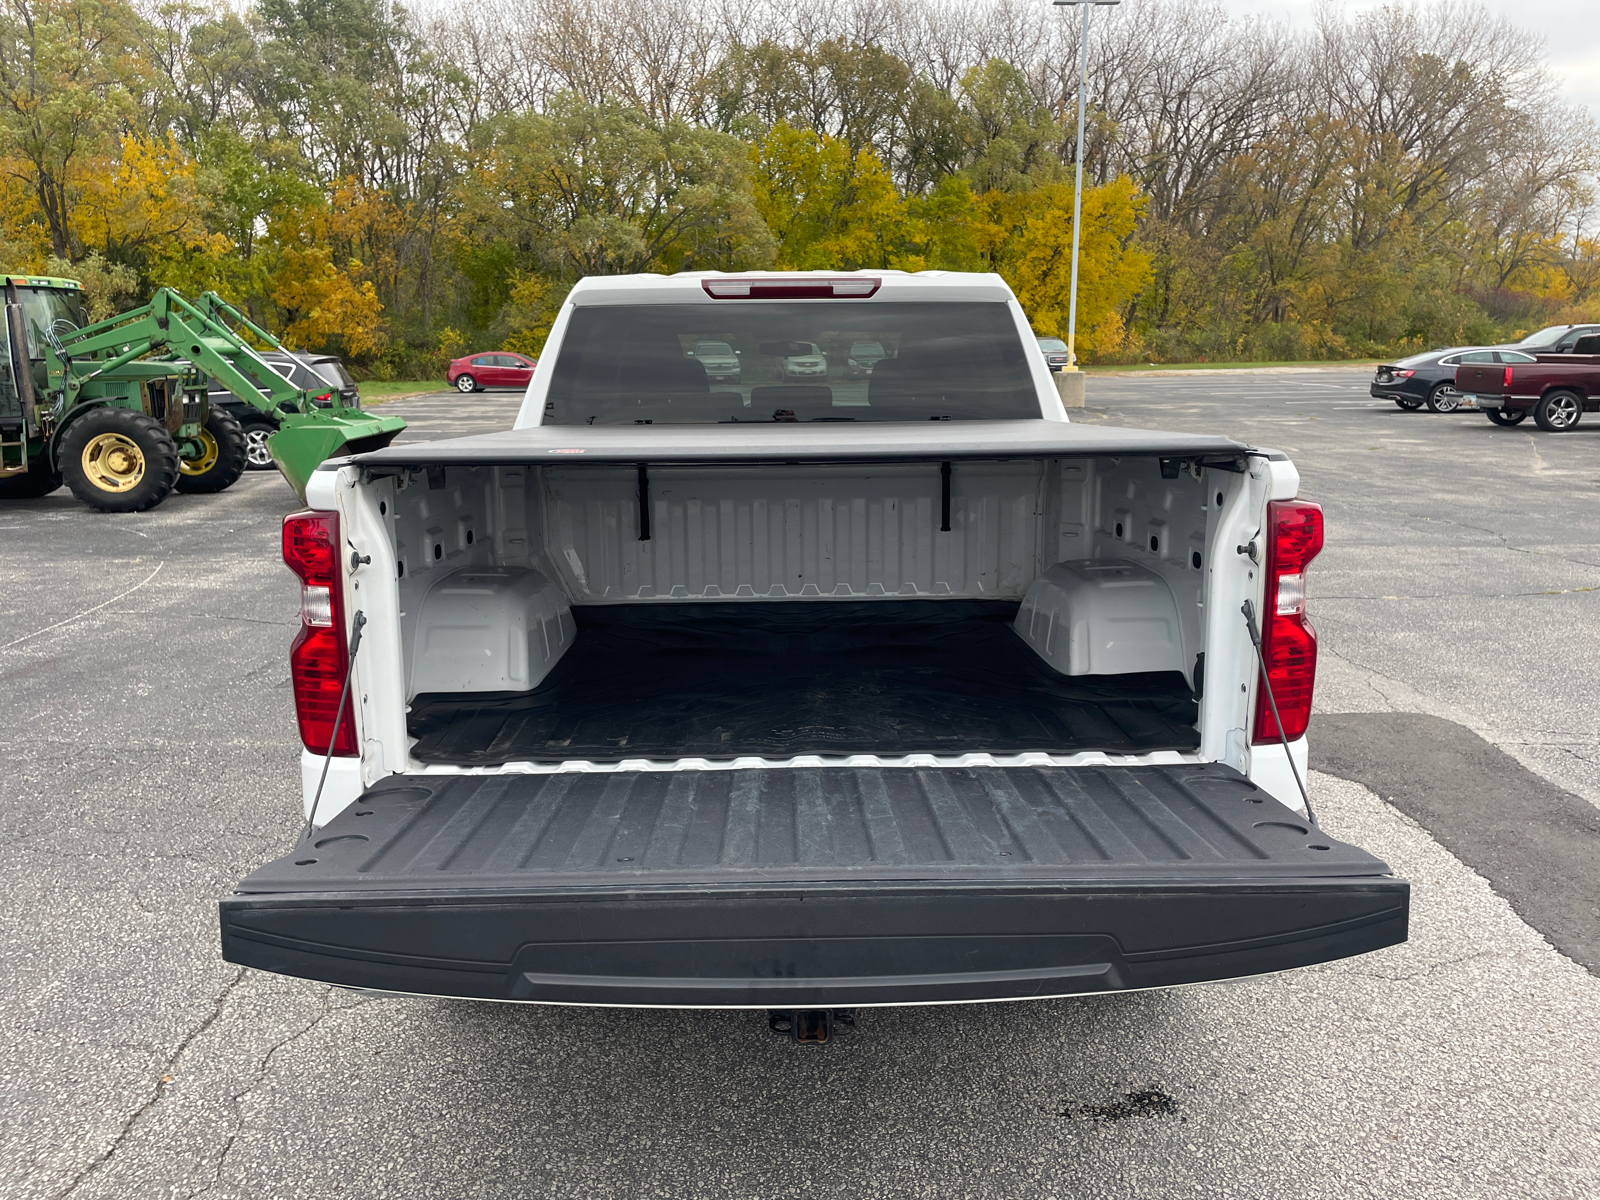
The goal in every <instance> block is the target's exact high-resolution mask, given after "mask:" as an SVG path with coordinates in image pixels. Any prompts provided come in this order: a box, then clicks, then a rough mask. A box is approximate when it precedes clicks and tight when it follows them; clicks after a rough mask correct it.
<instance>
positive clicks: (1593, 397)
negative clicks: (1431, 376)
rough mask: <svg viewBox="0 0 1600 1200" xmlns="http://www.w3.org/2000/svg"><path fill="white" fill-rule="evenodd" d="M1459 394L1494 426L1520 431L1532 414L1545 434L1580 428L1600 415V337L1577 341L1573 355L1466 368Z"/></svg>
mask: <svg viewBox="0 0 1600 1200" xmlns="http://www.w3.org/2000/svg"><path fill="white" fill-rule="evenodd" d="M1456 390H1457V391H1459V392H1460V393H1461V398H1462V400H1463V401H1470V402H1475V403H1476V404H1477V406H1478V407H1479V408H1480V409H1482V410H1483V412H1484V414H1485V415H1486V416H1487V417H1488V418H1489V420H1491V421H1493V422H1494V423H1495V424H1496V425H1516V424H1518V423H1520V422H1521V421H1522V420H1523V418H1525V417H1526V416H1527V415H1528V414H1529V413H1530V412H1531V413H1532V414H1533V420H1534V424H1536V425H1538V426H1539V428H1540V429H1543V430H1544V431H1545V432H1546V433H1565V432H1566V431H1567V430H1569V429H1575V428H1577V425H1578V422H1579V421H1581V420H1582V419H1583V414H1584V413H1586V412H1595V411H1596V410H1600V336H1594V337H1586V338H1583V339H1582V340H1581V341H1579V343H1578V345H1577V346H1576V347H1575V352H1574V353H1571V354H1541V355H1539V356H1538V357H1537V358H1536V359H1535V360H1534V361H1533V362H1531V363H1518V364H1514V365H1513V364H1505V365H1501V364H1493V365H1490V364H1478V363H1463V364H1462V365H1461V366H1460V367H1457V368H1456Z"/></svg>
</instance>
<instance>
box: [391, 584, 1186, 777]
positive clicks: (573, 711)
mask: <svg viewBox="0 0 1600 1200" xmlns="http://www.w3.org/2000/svg"><path fill="white" fill-rule="evenodd" d="M1016 612H1017V605H1016V604H1015V603H1012V602H1005V601H982V600H979V601H966V600H906V601H897V600H873V601H860V602H850V601H833V602H822V603H804V602H801V603H761V604H750V603H744V604H739V603H730V604H704V603H701V604H665V605H662V604H642V605H641V604H632V605H615V606H590V607H580V608H576V609H574V610H573V614H574V616H575V617H576V619H577V624H578V638H577V641H576V643H575V644H574V645H573V647H572V649H571V650H570V651H568V653H567V655H566V656H565V658H563V659H562V661H561V662H560V664H558V665H557V667H556V668H555V670H554V671H553V672H552V673H551V675H550V676H549V677H548V678H547V679H546V680H545V681H544V682H543V683H542V684H541V685H540V686H539V687H537V688H535V689H534V690H532V691H530V692H497V693H477V694H456V695H422V696H418V697H416V698H414V699H413V701H412V703H411V714H410V720H409V728H410V732H411V735H412V736H413V737H415V738H417V739H418V741H417V743H416V745H415V746H414V747H413V748H412V756H413V757H414V758H416V759H417V760H419V761H421V762H425V763H455V764H458V765H466V766H488V765H496V764H500V763H505V762H515V761H532V762H540V761H562V760H569V761H570V760H576V759H587V760H589V761H607V760H611V761H614V760H616V759H619V758H667V759H677V758H712V759H715V758H730V757H735V756H740V755H749V756H760V757H764V758H769V759H772V758H779V759H781V758H789V757H792V756H794V755H800V754H825V755H837V754H850V753H875V754H879V755H893V754H908V753H918V752H933V753H939V754H960V753H964V752H967V751H985V752H991V753H1016V752H1022V751H1053V752H1068V753H1070V752H1073V751H1077V750H1104V751H1107V752H1110V753H1117V754H1142V753H1146V752H1149V751H1154V750H1193V749H1194V748H1195V747H1196V746H1197V745H1198V744H1199V733H1198V731H1197V730H1196V728H1195V721H1196V717H1197V712H1198V708H1197V704H1196V701H1195V696H1194V693H1193V692H1192V691H1191V690H1190V688H1189V685H1188V683H1187V681H1186V680H1185V679H1184V677H1183V676H1182V675H1181V674H1179V673H1178V672H1176V671H1173V672H1151V673H1145V674H1131V675H1116V676H1089V675H1086V676H1077V677H1069V676H1066V675H1062V674H1060V673H1059V672H1057V671H1055V670H1053V669H1052V668H1051V667H1050V666H1049V665H1048V664H1046V663H1045V662H1044V661H1043V660H1041V659H1040V658H1039V656H1038V655H1037V654H1035V653H1034V652H1033V651H1032V650H1031V649H1030V648H1029V647H1028V646H1027V644H1026V643H1024V642H1023V641H1022V639H1021V638H1019V637H1018V636H1017V635H1016V634H1015V633H1013V632H1012V630H1011V628H1010V623H1011V620H1012V618H1014V617H1015V615H1016Z"/></svg>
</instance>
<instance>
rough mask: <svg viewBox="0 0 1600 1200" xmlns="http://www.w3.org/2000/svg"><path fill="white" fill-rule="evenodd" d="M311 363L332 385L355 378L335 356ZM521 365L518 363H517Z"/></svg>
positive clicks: (347, 383) (348, 382) (345, 385)
mask: <svg viewBox="0 0 1600 1200" xmlns="http://www.w3.org/2000/svg"><path fill="white" fill-rule="evenodd" d="M310 365H311V369H312V370H313V371H315V372H316V373H317V374H318V375H320V376H322V378H324V379H326V380H327V381H328V382H329V383H331V384H333V386H334V387H337V388H343V387H349V386H350V385H351V384H352V383H354V382H355V380H353V379H351V378H350V372H348V371H346V370H345V369H344V364H343V363H342V362H340V361H339V360H338V359H335V358H324V359H319V360H318V361H317V362H314V363H312V364H310ZM518 365H519V366H520V365H521V364H520V363H519V364H518Z"/></svg>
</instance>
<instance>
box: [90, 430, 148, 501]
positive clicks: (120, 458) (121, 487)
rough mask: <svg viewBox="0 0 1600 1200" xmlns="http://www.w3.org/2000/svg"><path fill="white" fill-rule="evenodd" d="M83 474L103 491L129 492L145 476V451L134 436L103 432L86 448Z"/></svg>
mask: <svg viewBox="0 0 1600 1200" xmlns="http://www.w3.org/2000/svg"><path fill="white" fill-rule="evenodd" d="M83 473H84V474H85V475H87V476H88V477H89V482H90V483H92V484H94V486H95V487H97V488H99V489H100V490H101V491H103V492H126V491H130V490H132V489H133V488H136V487H138V486H139V481H140V480H141V479H143V478H144V451H143V450H141V449H139V446H138V444H137V443H136V442H134V441H133V439H132V438H127V437H124V436H123V435H122V434H120V433H102V434H99V435H97V436H95V437H92V438H90V439H89V443H88V445H86V446H84V448H83Z"/></svg>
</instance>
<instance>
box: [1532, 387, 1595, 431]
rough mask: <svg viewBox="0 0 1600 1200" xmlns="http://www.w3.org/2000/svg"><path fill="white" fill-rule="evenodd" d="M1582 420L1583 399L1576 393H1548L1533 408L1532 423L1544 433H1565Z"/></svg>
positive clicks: (1574, 427)
mask: <svg viewBox="0 0 1600 1200" xmlns="http://www.w3.org/2000/svg"><path fill="white" fill-rule="evenodd" d="M1581 420H1583V397H1582V396H1580V395H1578V393H1577V392H1568V391H1560V392H1549V393H1547V394H1546V395H1544V396H1542V397H1540V399H1539V402H1538V403H1537V404H1535V405H1534V406H1533V423H1534V424H1535V425H1537V426H1538V427H1539V428H1540V429H1542V430H1544V431H1545V432H1546V433H1566V432H1567V431H1568V430H1569V429H1576V428H1577V427H1578V422H1579V421H1581Z"/></svg>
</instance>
